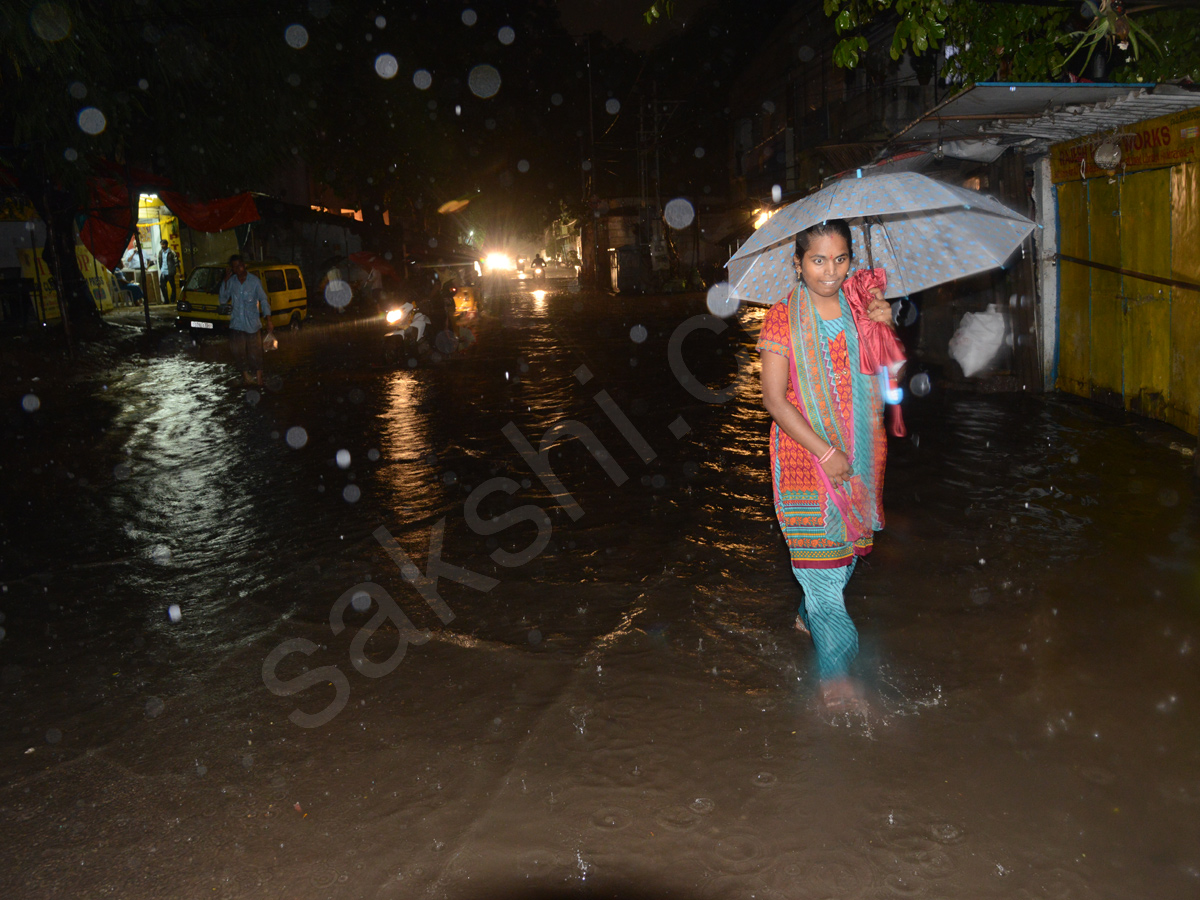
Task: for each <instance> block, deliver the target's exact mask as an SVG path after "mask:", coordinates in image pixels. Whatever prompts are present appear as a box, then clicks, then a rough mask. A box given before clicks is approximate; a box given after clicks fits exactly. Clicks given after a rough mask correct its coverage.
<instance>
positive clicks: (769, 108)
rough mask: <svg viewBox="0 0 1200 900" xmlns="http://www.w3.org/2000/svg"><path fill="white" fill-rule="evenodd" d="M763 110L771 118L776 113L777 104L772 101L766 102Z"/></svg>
mask: <svg viewBox="0 0 1200 900" xmlns="http://www.w3.org/2000/svg"><path fill="white" fill-rule="evenodd" d="M762 108H763V112H765V113H766V114H767V115H768V116H769V115H771V113H773V112H775V103H774V102H773V101H771V100H764V101H763V105H762Z"/></svg>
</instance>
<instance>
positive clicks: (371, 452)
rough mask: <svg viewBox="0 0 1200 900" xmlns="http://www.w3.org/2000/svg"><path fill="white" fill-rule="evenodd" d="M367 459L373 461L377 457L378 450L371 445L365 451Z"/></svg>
mask: <svg viewBox="0 0 1200 900" xmlns="http://www.w3.org/2000/svg"><path fill="white" fill-rule="evenodd" d="M367 459H369V460H370V461H371V462H375V461H376V460H378V459H379V451H378V450H376V449H375V448H374V447H372V448H371V449H370V450H368V451H367Z"/></svg>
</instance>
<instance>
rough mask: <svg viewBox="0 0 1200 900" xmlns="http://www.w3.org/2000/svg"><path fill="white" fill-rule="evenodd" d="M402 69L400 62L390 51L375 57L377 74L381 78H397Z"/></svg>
mask: <svg viewBox="0 0 1200 900" xmlns="http://www.w3.org/2000/svg"><path fill="white" fill-rule="evenodd" d="M399 71H400V63H399V62H398V61H397V60H396V57H394V56H392V54H390V53H380V54H379V55H378V56H377V57H375V74H377V75H378V76H379V77H380V78H395V77H396V73H397V72H399Z"/></svg>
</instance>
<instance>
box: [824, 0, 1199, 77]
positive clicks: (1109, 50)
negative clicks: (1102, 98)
mask: <svg viewBox="0 0 1200 900" xmlns="http://www.w3.org/2000/svg"><path fill="white" fill-rule="evenodd" d="M825 13H826V15H828V16H829V17H831V18H832V19H833V21H834V24H835V26H836V29H837V32H838V35H839V36H840V40H839V42H838V44H837V46H836V48H835V49H834V61H835V62H836V63H837V64H838V65H840V66H842V67H844V68H854V67H855V66H857V65H858V64H859V63H860V61H861V59H862V57H863V55H864V54H865V53H866V52H867V50H868V42H867V38H866V35H865V32H866V29H867V27H868V26H870V25H872V24H873V23H875V22H877V21H886V20H887V17H892V18H893V19H894V21H895V26H894V28H893V32H892V40H891V44H890V47H889V50H890V53H891V56H892V58H893V59H898V58H899V57H900V56H901V55H902V54H904V53H906V52H908V53H912V54H913V55H915V56H920V55H922V54H924V53H928V52H931V51H936V50H938V49H939V48H941V47H943V46H944V47H946V48H947V50H952V51H953V52H952V53H947V56H948V59H947V62H946V67H945V71H944V73H943V74H944V75H946V76H947V77H950V78H954V79H957V80H961V81H964V82H966V83H972V82H976V81H989V80H1017V81H1053V80H1056V79H1058V78H1061V77H1062V76H1063V75H1064V74H1065V72H1066V71H1067V70H1068V67H1069V66H1070V65H1071V64H1072V63H1074V65H1075V67H1076V68H1078V69H1082V68H1084V67H1085V66H1086V65H1087V63H1088V61H1090V59H1091V57H1092V55H1093V53H1095V52H1097V51H1100V52H1103V53H1104V54H1105V55H1106V56H1108V57H1109V61H1108V71H1107V73H1106V75H1105V78H1106V79H1107V80H1118V81H1142V80H1145V81H1152V80H1167V79H1179V78H1192V79H1196V78H1198V77H1200V50H1198V49H1197V47H1198V46H1200V6H1198V5H1197V4H1196V3H1195V2H1194V0H1168V2H1167V3H1164V4H1158V3H1156V4H1153V5H1149V6H1145V7H1130V8H1129V9H1126V8H1125V7H1123V6H1122V4H1121V3H1120V2H1117V0H1100V2H1099V3H1093V2H1092V0H1085V3H1084V5H1083V6H1082V7H1080V6H1079V5H1077V4H1076V3H1074V2H1067V0H1063V2H1056V0H1039V2H1037V3H1033V4H1023V3H1017V2H1012V0H990V2H989V0H825ZM1155 35H1157V36H1158V37H1157V38H1156V37H1155Z"/></svg>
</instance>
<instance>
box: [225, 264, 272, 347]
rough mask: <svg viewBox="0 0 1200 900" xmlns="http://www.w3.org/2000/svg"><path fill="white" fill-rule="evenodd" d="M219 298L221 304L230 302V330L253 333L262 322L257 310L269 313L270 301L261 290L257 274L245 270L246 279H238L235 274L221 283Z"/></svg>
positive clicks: (260, 327)
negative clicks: (231, 308) (231, 307)
mask: <svg viewBox="0 0 1200 900" xmlns="http://www.w3.org/2000/svg"><path fill="white" fill-rule="evenodd" d="M219 296H220V298H221V303H222V304H232V305H233V310H232V311H231V312H230V314H229V329H230V330H231V331H247V332H250V333H252V334H253V333H254V332H255V331H261V330H262V322H260V321H259V319H258V314H259V310H261V311H262V314H263V315H264V316H269V315H271V301H270V300H269V299H268V298H267V292H266V291H264V290H263V286H262V282H261V281H259V279H258V276H257V275H255V274H253V273H251V272H247V273H246V280H245V281H240V280H238V277H237V276H236V275H233V276H230V277H229V278H228V279H226V280H225V281H224V282H222V283H221V292H220V295H219Z"/></svg>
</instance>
